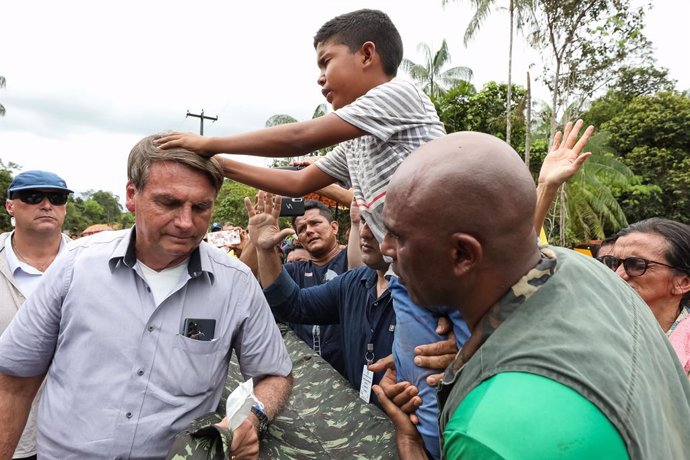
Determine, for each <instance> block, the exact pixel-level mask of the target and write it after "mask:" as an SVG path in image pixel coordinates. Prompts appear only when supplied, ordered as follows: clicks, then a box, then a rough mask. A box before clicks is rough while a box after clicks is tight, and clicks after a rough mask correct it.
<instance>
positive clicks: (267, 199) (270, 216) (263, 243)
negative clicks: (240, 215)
mask: <svg viewBox="0 0 690 460" xmlns="http://www.w3.org/2000/svg"><path fill="white" fill-rule="evenodd" d="M281 202H282V198H281V197H280V196H273V194H271V193H268V192H263V191H262V192H259V193H258V194H257V196H256V203H254V204H252V201H251V200H250V199H249V198H248V197H245V198H244V206H245V208H246V209H247V215H248V216H249V222H248V224H247V231H248V232H249V238H250V240H251V241H252V243H254V245H255V246H256V247H257V248H258V249H261V250H265V251H266V250H272V249H274V248H275V247H276V246H278V245H279V244H280V242H281V241H283V239H284V238H285V237H287V236H288V235H292V234H294V233H295V231H294V230H293V229H291V228H285V229H283V230H281V229H280V225H279V218H280V204H281Z"/></svg>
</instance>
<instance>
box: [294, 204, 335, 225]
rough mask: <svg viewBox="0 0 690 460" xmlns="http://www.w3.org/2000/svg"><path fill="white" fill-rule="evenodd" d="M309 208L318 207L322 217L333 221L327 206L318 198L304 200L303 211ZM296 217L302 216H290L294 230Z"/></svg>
mask: <svg viewBox="0 0 690 460" xmlns="http://www.w3.org/2000/svg"><path fill="white" fill-rule="evenodd" d="M310 209H318V210H319V214H321V216H323V218H324V219H326V220H327V221H328V222H333V221H334V220H335V219H334V218H333V213H332V212H331V210H330V209H329V208H328V206H326V205H325V204H323V203H322V202H320V201H319V200H306V201H305V202H304V212H307V211H309V210H310ZM298 217H302V216H294V217H293V218H292V228H294V229H295V230H297V225H295V221H296V220H297V218H298Z"/></svg>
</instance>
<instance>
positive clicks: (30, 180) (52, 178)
mask: <svg viewBox="0 0 690 460" xmlns="http://www.w3.org/2000/svg"><path fill="white" fill-rule="evenodd" d="M33 189H49V190H61V191H63V192H68V193H72V190H70V189H68V188H67V184H66V183H65V180H64V179H63V178H62V177H60V176H58V175H57V174H54V173H52V172H48V171H24V172H22V173H19V174H17V175H16V176H15V177H14V179H13V180H12V183H11V184H10V186H9V187H8V188H7V196H10V195H12V193H14V192H19V191H21V190H33Z"/></svg>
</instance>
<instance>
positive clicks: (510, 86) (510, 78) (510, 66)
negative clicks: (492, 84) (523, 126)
mask: <svg viewBox="0 0 690 460" xmlns="http://www.w3.org/2000/svg"><path fill="white" fill-rule="evenodd" d="M514 1H515V0H510V7H509V9H510V39H509V42H508V43H509V44H508V92H507V96H506V142H507V143H508V144H510V112H511V110H510V108H511V107H510V106H511V102H512V90H513V84H512V83H513V16H514V14H515V5H514V3H513V2H514Z"/></svg>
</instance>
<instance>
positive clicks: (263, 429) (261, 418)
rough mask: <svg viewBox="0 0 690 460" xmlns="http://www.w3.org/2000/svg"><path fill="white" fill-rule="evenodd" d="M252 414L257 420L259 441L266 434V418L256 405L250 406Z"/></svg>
mask: <svg viewBox="0 0 690 460" xmlns="http://www.w3.org/2000/svg"><path fill="white" fill-rule="evenodd" d="M252 413H253V414H254V415H256V418H257V419H259V440H261V439H263V438H264V437H265V436H266V433H268V417H266V413H265V412H264V411H263V410H261V407H259V405H258V404H255V405H253V406H252Z"/></svg>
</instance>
